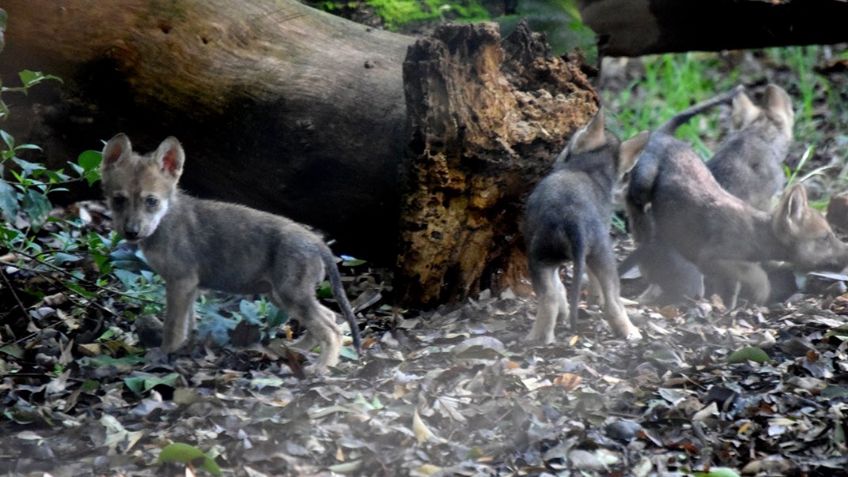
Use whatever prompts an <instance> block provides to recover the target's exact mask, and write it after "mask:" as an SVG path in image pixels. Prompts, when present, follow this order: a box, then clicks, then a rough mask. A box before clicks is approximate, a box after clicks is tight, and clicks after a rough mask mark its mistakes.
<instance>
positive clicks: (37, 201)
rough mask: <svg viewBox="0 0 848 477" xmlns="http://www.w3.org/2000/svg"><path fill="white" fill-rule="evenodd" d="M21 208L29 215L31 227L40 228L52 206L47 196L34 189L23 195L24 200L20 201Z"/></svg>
mask: <svg viewBox="0 0 848 477" xmlns="http://www.w3.org/2000/svg"><path fill="white" fill-rule="evenodd" d="M21 207H22V208H23V209H24V211H25V212H26V213H27V215H29V218H30V220H31V221H32V223H33V226H36V227H40V226H41V224H43V223H44V221H45V220H46V219H47V215H48V214H49V213H50V209H52V208H53V204H51V203H50V200H48V199H47V196H46V195H45V194H44V193H42V192H39V191H38V190H36V189H29V190H27V191H26V193H25V194H24V199H23V200H22V201H21Z"/></svg>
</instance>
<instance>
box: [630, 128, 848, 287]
mask: <svg viewBox="0 0 848 477" xmlns="http://www.w3.org/2000/svg"><path fill="white" fill-rule="evenodd" d="M627 211H628V215H629V217H630V219H631V223H632V224H633V227H634V235H635V236H636V237H637V239H639V238H640V237H642V238H643V239H647V240H650V239H652V238H654V237H662V240H663V241H664V242H665V243H667V244H669V245H670V246H672V247H673V248H674V249H675V250H677V251H678V252H679V253H680V254H681V255H683V257H684V258H686V259H687V260H689V261H691V262H693V263H694V264H695V265H696V266H697V267H698V268H699V269H700V270H701V271H703V272H704V274H706V275H718V276H733V277H736V279H737V280H739V282H740V284H741V285H742V286H745V287H746V288H745V289H747V290H751V291H752V293H751V294H752V296H754V297H755V298H756V299H757V300H759V299H762V300H764V299H765V298H766V297H768V295H769V291H770V285H769V281H768V277H767V276H766V275H765V273H762V268H760V267H752V266H750V265H751V264H750V262H763V261H767V260H781V261H786V262H789V263H790V264H791V266H792V267H793V268H794V269H795V270H798V271H809V270H841V269H842V268H844V267H845V265H846V264H848V246H846V244H844V243H842V242H841V241H840V240H839V239H838V238H837V237H836V236H835V235H834V233H833V231H832V230H831V228H830V226H829V225H828V223H827V221H826V220H825V219H824V217H823V216H822V214H821V213H819V212H818V211H816V210H815V209H812V208H810V207H809V205H808V202H807V194H806V191H805V189H804V188H803V186H800V185H796V186H793V187H792V188H790V189H789V190H787V191H786V192H785V193H784V194H783V197H782V198H781V201H780V203H779V204H778V206H777V207H776V208H775V209H774V210H773V211H772V212H771V213H767V212H764V211H761V210H759V209H756V208H754V207H753V206H751V205H749V204H748V203H746V202H744V201H743V200H742V199H740V198H738V197H736V196H734V195H732V194H730V193H729V192H727V191H726V190H724V189H723V188H722V187H721V186H720V185H719V184H718V182H717V181H716V179H715V178H714V177H713V175H712V173H710V171H709V169H707V167H706V165H705V164H704V163H703V162H702V161H701V159H700V158H699V157H698V156H697V155H696V154H695V153H694V151H692V148H691V147H690V146H689V145H688V144H686V143H684V142H682V141H679V140H677V139H675V138H673V137H672V136H670V135H669V134H666V133H664V132H663V131H657V132H654V133H652V134H651V136H650V139H649V140H648V142H647V144H646V145H645V147H644V149H642V152H641V154H640V155H639V158H638V160H637V163H636V165H635V166H634V167H633V169H632V170H631V172H630V186H629V188H628V191H627ZM745 262H749V263H745Z"/></svg>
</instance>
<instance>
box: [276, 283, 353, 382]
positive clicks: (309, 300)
mask: <svg viewBox="0 0 848 477" xmlns="http://www.w3.org/2000/svg"><path fill="white" fill-rule="evenodd" d="M271 297H272V301H273V302H274V304H275V305H277V306H279V307H281V308H283V309H285V310H290V313H291V314H292V315H293V316H295V317H296V318H297V319H298V320H300V322H301V323H302V324H303V326H304V328H306V335H305V336H304V337H303V338H302V339H300V340H298V341H297V343H296V345H297V347H298V348H299V349H304V348H305V349H310V348H312V347H313V346H314V345H315V344H318V345H319V346H320V347H321V353H320V354H319V356H318V361H317V362H315V363H313V364H312V365H310V366H307V368H306V371H307V372H308V373H310V374H311V373H323V372H324V371H326V370H327V368H328V367H329V366H335V365H336V364H338V362H339V351H340V349H341V342H342V338H341V332H340V330H339V328H338V326H337V325H336V324H335V322H334V321H331V320H330V319H329V317H328V315H329V314H331V313H332V312H331V311H330V310H329V309H327V308H325V307H324V306H322V305H321V304H320V303H319V302H318V300H317V299H316V298H315V297H314V296H312V294H311V293H309V294H301V295H298V296H294V295H293V294H292V293H286V292H285V291H283V290H280V289H279V288H278V289H277V290H275V291H274V292H273V293H272V294H271Z"/></svg>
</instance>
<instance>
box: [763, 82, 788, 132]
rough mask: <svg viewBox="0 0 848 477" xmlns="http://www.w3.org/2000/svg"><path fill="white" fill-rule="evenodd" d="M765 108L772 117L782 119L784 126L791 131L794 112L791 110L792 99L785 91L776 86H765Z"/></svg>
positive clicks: (770, 84)
mask: <svg viewBox="0 0 848 477" xmlns="http://www.w3.org/2000/svg"><path fill="white" fill-rule="evenodd" d="M766 108H767V109H768V110H769V111H770V112H771V113H772V114H774V115H776V116H778V117H780V118H781V119H783V121H784V123H785V125H786V126H787V127H788V128H789V130H790V131H791V130H792V126H793V125H794V124H795V110H793V109H792V98H790V97H789V95H788V94H787V93H786V90H784V89H783V88H781V87H780V86H778V85H776V84H772V83H769V85H768V86H766Z"/></svg>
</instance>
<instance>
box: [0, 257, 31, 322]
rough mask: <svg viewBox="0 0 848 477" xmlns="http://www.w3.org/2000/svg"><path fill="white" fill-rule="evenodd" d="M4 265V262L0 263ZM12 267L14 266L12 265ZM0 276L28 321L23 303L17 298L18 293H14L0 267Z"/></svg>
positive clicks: (10, 283)
mask: <svg viewBox="0 0 848 477" xmlns="http://www.w3.org/2000/svg"><path fill="white" fill-rule="evenodd" d="M0 263H4V264H5V262H0ZM12 266H14V265H12ZM0 275H2V276H3V281H4V282H6V286H8V287H9V291H10V292H12V296H13V297H15V301H16V302H17V303H18V307H19V308H20V309H21V313H23V315H24V318H27V319H29V315H28V314H27V309H26V307H25V306H24V302H22V301H21V298H20V297H19V296H18V293H17V292H16V291H15V287H13V286H12V282H11V281H10V280H9V277H7V276H6V271H5V270H3V268H2V267H0Z"/></svg>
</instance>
